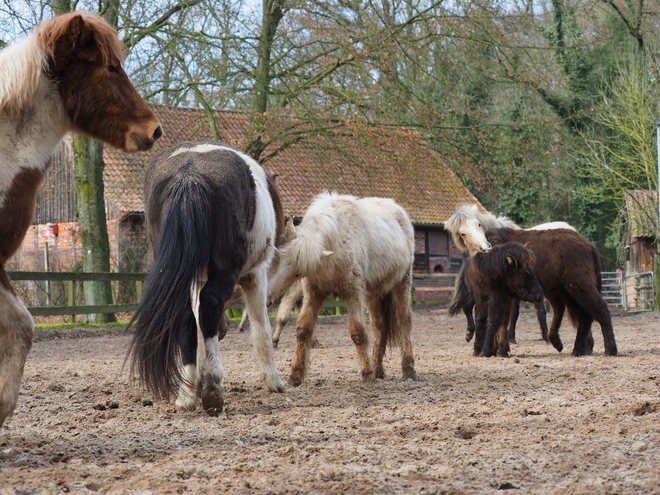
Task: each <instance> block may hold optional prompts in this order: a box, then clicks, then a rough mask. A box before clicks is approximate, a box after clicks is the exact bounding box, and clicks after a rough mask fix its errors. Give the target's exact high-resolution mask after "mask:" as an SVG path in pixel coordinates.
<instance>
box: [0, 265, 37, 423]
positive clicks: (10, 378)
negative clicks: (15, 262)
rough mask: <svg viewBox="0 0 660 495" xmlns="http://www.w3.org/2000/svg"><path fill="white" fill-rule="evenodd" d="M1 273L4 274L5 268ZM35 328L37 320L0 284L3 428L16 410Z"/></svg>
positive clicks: (0, 358)
mask: <svg viewBox="0 0 660 495" xmlns="http://www.w3.org/2000/svg"><path fill="white" fill-rule="evenodd" d="M0 270H2V271H3V272H4V269H3V268H2V267H0ZM3 275H5V274H4V273H0V277H2V276H3ZM5 277H6V275H5ZM8 283H9V282H8V281H7V284H8ZM33 329H34V321H33V320H32V316H31V315H30V313H29V312H28V310H27V308H26V307H25V305H24V304H23V303H22V302H21V300H20V299H19V298H18V297H16V294H14V292H13V291H11V290H9V289H8V288H7V287H6V286H4V285H2V282H0V427H1V426H2V424H3V423H4V421H5V419H6V418H7V416H9V415H10V414H11V413H12V412H14V408H15V407H16V402H17V401H18V392H19V390H20V388H21V377H22V376H23V367H24V366H25V359H26V358H27V355H28V353H29V352H30V347H32V333H33Z"/></svg>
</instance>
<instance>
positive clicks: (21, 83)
mask: <svg viewBox="0 0 660 495" xmlns="http://www.w3.org/2000/svg"><path fill="white" fill-rule="evenodd" d="M45 66H46V56H45V54H44V52H43V51H42V50H41V48H40V46H39V44H38V42H37V38H36V36H35V35H34V34H32V35H30V36H28V37H26V38H25V39H23V40H22V41H20V42H19V43H16V44H14V45H11V46H8V47H7V48H5V49H3V50H2V51H0V110H1V111H5V112H8V113H10V114H13V113H16V112H17V110H19V109H21V108H23V107H24V106H26V105H28V104H29V103H31V102H32V101H33V99H34V95H35V94H36V93H37V91H38V90H39V86H40V85H41V81H42V75H43V70H44V67H45Z"/></svg>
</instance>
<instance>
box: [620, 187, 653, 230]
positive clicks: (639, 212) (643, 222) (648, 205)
mask: <svg viewBox="0 0 660 495" xmlns="http://www.w3.org/2000/svg"><path fill="white" fill-rule="evenodd" d="M626 211H627V213H628V220H629V228H630V233H631V235H632V237H633V238H635V237H656V236H657V234H658V192H657V191H653V192H651V191H643V190H639V189H638V190H634V191H628V194H627V196H626Z"/></svg>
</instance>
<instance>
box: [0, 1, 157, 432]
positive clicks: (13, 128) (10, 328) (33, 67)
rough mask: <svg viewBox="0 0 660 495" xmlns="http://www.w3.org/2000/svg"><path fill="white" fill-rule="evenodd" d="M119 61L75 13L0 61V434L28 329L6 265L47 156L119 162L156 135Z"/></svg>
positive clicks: (113, 37)
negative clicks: (75, 144)
mask: <svg viewBox="0 0 660 495" xmlns="http://www.w3.org/2000/svg"><path fill="white" fill-rule="evenodd" d="M122 60H123V48H122V45H121V43H120V41H119V39H118V38H117V33H116V31H115V30H114V29H113V28H112V27H111V26H110V25H109V24H108V23H107V22H105V21H104V20H103V19H102V18H100V17H98V16H95V15H87V14H85V15H83V14H80V13H76V12H73V13H69V14H65V15H62V16H58V17H54V18H53V19H50V20H48V21H45V22H43V23H42V24H40V25H39V26H38V27H37V28H36V30H35V31H34V33H32V34H31V35H29V36H27V37H26V38H25V39H24V40H22V41H21V42H19V43H17V44H15V45H12V46H9V47H7V48H5V49H4V50H2V51H1V52H0V426H2V423H3V422H4V420H5V418H6V417H7V416H8V415H9V414H11V413H12V412H13V410H14V408H15V407H16V401H17V399H18V390H19V388H20V381H21V376H22V374H23V366H24V364H25V359H26V357H27V354H28V352H29V350H30V347H31V344H32V330H33V327H34V323H33V321H32V317H31V316H30V314H29V312H28V311H27V309H26V308H25V305H24V304H23V303H22V302H21V301H20V300H19V299H18V297H17V296H16V293H15V292H14V290H13V288H12V286H11V284H10V282H9V278H8V276H7V273H6V271H5V263H6V262H7V260H8V259H9V258H10V257H11V256H12V254H14V252H16V250H17V249H18V248H19V246H20V244H21V242H22V241H23V238H24V237H25V233H26V231H27V229H28V227H29V226H30V222H31V220H32V215H33V213H34V207H35V198H36V195H37V189H38V187H39V184H40V183H41V180H42V178H43V176H44V172H45V171H46V169H47V168H48V165H49V162H50V156H51V154H52V153H53V151H54V150H55V148H56V147H57V145H58V143H59V142H60V140H61V139H62V137H63V136H64V135H65V134H66V133H67V132H69V131H73V132H77V133H80V134H84V135H87V136H90V137H93V138H96V139H99V140H101V141H104V142H106V143H107V144H109V145H111V146H113V147H115V148H119V149H121V150H123V151H126V152H136V151H140V150H147V149H149V148H151V146H152V145H153V143H154V141H155V140H157V139H158V138H159V137H160V136H161V135H162V129H161V127H160V122H159V121H158V119H157V118H156V115H155V114H154V113H153V112H152V111H151V109H150V108H149V107H148V106H147V104H146V103H145V102H144V101H143V100H142V98H141V97H140V95H139V94H138V93H137V91H136V90H135V88H134V87H133V85H132V84H131V82H130V81H129V79H128V76H127V75H126V72H125V71H124V69H123V68H122Z"/></svg>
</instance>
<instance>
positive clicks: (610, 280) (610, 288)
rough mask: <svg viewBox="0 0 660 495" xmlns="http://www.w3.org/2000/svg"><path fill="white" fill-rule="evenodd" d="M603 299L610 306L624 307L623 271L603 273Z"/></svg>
mask: <svg viewBox="0 0 660 495" xmlns="http://www.w3.org/2000/svg"><path fill="white" fill-rule="evenodd" d="M600 275H601V279H602V281H603V289H602V294H603V299H605V302H606V303H607V305H608V306H616V307H619V308H622V307H623V271H622V270H617V271H615V272H602V273H601V274H600Z"/></svg>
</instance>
